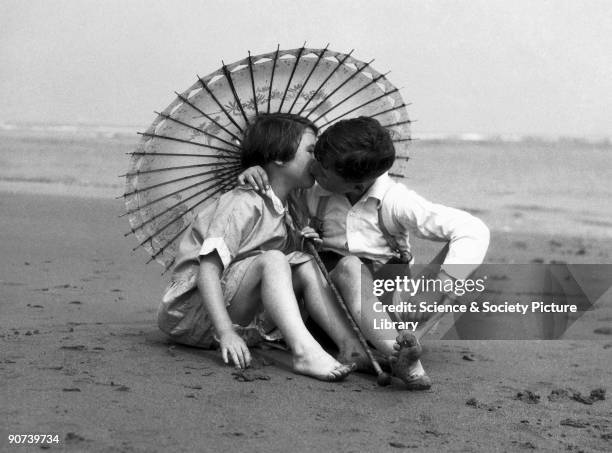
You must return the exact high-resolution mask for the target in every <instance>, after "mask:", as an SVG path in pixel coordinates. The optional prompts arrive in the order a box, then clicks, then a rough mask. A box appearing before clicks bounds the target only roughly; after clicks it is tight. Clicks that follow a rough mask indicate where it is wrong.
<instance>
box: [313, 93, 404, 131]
mask: <svg viewBox="0 0 612 453" xmlns="http://www.w3.org/2000/svg"><path fill="white" fill-rule="evenodd" d="M396 91H397V88H395V89H394V90H391V91H389V92H387V93H383V94H381V95H380V96H376V97H375V98H372V99H370V100H369V101H366V102H364V103H363V104H361V105H358V106H357V107H355V108H352V109H351V110H348V111H346V112H344V113H343V114H342V115H340V116H337V117H335V118H334V119H332V120H329V121H328V122H327V123H325V124H323V125H321V126H319V127H320V128H323V127H325V126H327V125H328V124H331V123H334V122H336V121H338V120H339V119H340V118H343V117H345V116H346V115H349V114H351V113H353V112H354V111H355V110H359V109H361V108H363V107H365V106H366V105H369V104H371V103H372V102H376V101H378V100H380V99H382V98H384V97H386V96H389V95H390V94H393V93H395V92H396Z"/></svg>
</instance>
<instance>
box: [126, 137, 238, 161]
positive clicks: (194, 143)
mask: <svg viewBox="0 0 612 453" xmlns="http://www.w3.org/2000/svg"><path fill="white" fill-rule="evenodd" d="M138 135H142V136H144V137H152V138H161V139H163V140H171V141H174V142H179V143H186V144H188V145H196V146H202V147H203V148H209V149H214V150H217V151H223V152H226V153H230V156H227V157H233V156H231V155H232V154H234V155H239V154H240V151H236V150H233V149H227V148H221V147H219V146H214V145H208V144H206V143H198V142H190V141H189V140H185V139H184V138H177V137H170V136H169V135H160V134H153V133H150V132H138ZM131 154H156V155H162V154H164V153H131ZM165 154H168V153H165ZM176 155H177V156H178V155H180V154H176ZM187 155H190V154H187ZM195 155H196V156H204V154H195ZM235 158H236V159H238V157H235Z"/></svg>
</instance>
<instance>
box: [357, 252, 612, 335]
mask: <svg viewBox="0 0 612 453" xmlns="http://www.w3.org/2000/svg"><path fill="white" fill-rule="evenodd" d="M444 269H445V271H446V273H442V274H440V268H439V266H438V267H435V266H433V267H432V266H428V267H427V268H422V269H411V270H408V268H407V267H406V265H386V266H384V267H383V269H381V270H379V271H378V272H375V273H374V279H373V281H371V282H365V283H364V282H362V323H369V327H370V328H372V329H374V330H379V331H381V334H382V332H383V331H387V332H388V333H389V336H390V337H391V336H392V335H395V333H396V332H397V331H398V330H411V331H415V332H418V331H421V333H422V334H424V332H423V331H424V330H426V331H428V330H429V329H431V328H432V327H434V326H436V327H437V328H438V329H440V328H441V329H442V331H441V332H440V331H439V332H438V334H437V336H440V335H441V338H443V339H470V340H472V339H474V340H475V339H481V340H485V339H486V340H494V339H499V340H502V339H508V340H509V339H513V340H532V339H539V340H550V339H557V338H561V337H562V336H563V335H564V334H565V332H566V331H567V330H568V329H569V328H571V327H572V326H573V325H574V324H575V323H576V322H577V321H578V320H579V319H580V317H581V316H582V315H583V314H584V313H585V312H587V311H589V310H591V309H592V308H593V306H594V305H595V304H596V303H604V302H605V301H608V302H609V301H610V299H612V291H609V290H610V288H611V285H612V264H575V265H574V264H540V263H532V264H485V265H481V266H480V267H479V268H478V269H476V271H474V270H473V266H468V265H450V266H445V267H444ZM449 275H450V276H463V277H464V278H450V277H449Z"/></svg>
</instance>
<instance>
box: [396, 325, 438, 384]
mask: <svg viewBox="0 0 612 453" xmlns="http://www.w3.org/2000/svg"><path fill="white" fill-rule="evenodd" d="M395 341H396V346H395V349H396V351H397V355H396V360H395V361H394V364H393V375H394V376H396V377H398V378H400V379H401V380H402V381H404V383H405V384H406V387H407V388H408V390H427V389H429V388H430V387H431V379H430V378H429V376H427V373H425V370H424V369H423V365H421V361H420V360H419V357H421V354H422V352H423V348H422V346H421V344H420V343H419V340H418V339H417V338H416V337H415V336H414V335H413V334H412V333H411V332H408V331H403V332H400V334H399V335H398V336H397V338H396V339H395Z"/></svg>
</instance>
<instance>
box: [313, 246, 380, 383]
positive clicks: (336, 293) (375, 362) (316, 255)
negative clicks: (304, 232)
mask: <svg viewBox="0 0 612 453" xmlns="http://www.w3.org/2000/svg"><path fill="white" fill-rule="evenodd" d="M306 247H307V250H308V253H310V254H311V255H312V256H313V258H314V260H315V262H316V263H317V265H318V266H319V269H321V272H322V273H323V276H324V277H325V280H326V281H327V283H328V284H329V286H330V288H331V289H332V292H333V293H334V296H335V297H336V301H337V302H338V304H339V305H340V307H341V308H342V311H343V312H344V314H345V315H346V318H347V319H348V321H349V324H350V325H351V327H352V329H353V331H354V332H355V334H356V335H357V339H358V340H359V343H361V346H363V349H364V350H365V352H366V355H367V356H368V359H370V362H371V363H372V366H373V367H374V371H375V372H376V376H377V379H376V382H377V384H378V385H380V386H381V387H384V386H387V385H389V384H391V375H389V373H386V372H384V371H383V370H382V368H381V367H380V364H379V363H378V360H376V357H374V354H373V353H372V350H371V349H370V346H369V345H368V342H367V340H366V339H365V337H364V336H363V334H362V333H361V329H360V328H359V326H358V325H357V323H356V322H355V319H354V318H353V315H352V314H351V312H350V311H349V309H348V307H347V305H346V302H345V301H344V299H343V298H342V295H341V294H340V291H338V288H336V285H335V284H334V282H333V281H332V279H331V277H330V276H329V272H327V269H326V268H325V264H323V261H322V260H321V257H320V256H319V253H318V252H317V249H316V248H315V246H314V244H313V243H312V242H311V241H306Z"/></svg>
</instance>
